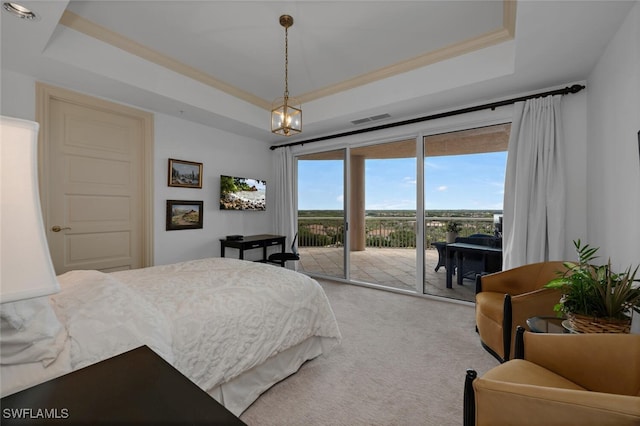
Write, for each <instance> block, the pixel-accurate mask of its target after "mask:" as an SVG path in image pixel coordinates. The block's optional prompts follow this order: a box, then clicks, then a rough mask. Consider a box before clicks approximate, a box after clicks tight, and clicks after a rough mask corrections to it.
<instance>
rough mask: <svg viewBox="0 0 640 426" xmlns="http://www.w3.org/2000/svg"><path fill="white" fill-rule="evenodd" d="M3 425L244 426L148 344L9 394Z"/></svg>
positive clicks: (3, 406)
mask: <svg viewBox="0 0 640 426" xmlns="http://www.w3.org/2000/svg"><path fill="white" fill-rule="evenodd" d="M0 404H1V407H2V408H1V416H2V417H1V420H2V421H1V423H2V425H3V426H4V425H12V424H21V425H25V424H28V425H33V424H38V425H40V424H47V425H49V424H57V423H59V424H65V425H71V424H73V425H95V424H103V425H106V424H119V425H133V424H135V425H138V424H153V425H204V424H206V425H245V423H243V422H242V421H241V420H240V419H238V418H237V417H236V416H234V415H233V414H232V413H231V412H230V411H229V410H227V409H226V408H224V407H223V406H222V405H220V404H219V403H218V402H217V401H216V400H215V399H213V398H212V397H211V396H209V395H208V394H207V393H206V392H205V391H203V390H202V389H200V388H199V387H198V386H196V385H195V384H194V383H193V382H192V381H191V380H189V379H188V378H187V377H186V376H184V375H183V374H182V373H180V372H179V371H178V370H176V369H175V368H174V367H173V366H172V365H171V364H169V363H168V362H166V361H165V360H164V359H162V358H161V357H160V356H159V355H157V354H156V353H155V352H153V351H152V350H151V349H149V348H148V347H147V346H141V347H139V348H137V349H133V350H131V351H129V352H125V353H123V354H120V355H117V356H115V357H113V358H109V359H107V360H104V361H102V362H99V363H96V364H93V365H90V366H88V367H85V368H82V369H80V370H76V371H74V372H72V373H69V374H66V375H64V376H61V377H58V378H56V379H53V380H49V381H48V382H45V383H41V384H39V385H36V386H33V387H31V388H29V389H25V390H23V391H20V392H17V393H14V394H12V395H8V396H6V397H4V398H2V400H0Z"/></svg>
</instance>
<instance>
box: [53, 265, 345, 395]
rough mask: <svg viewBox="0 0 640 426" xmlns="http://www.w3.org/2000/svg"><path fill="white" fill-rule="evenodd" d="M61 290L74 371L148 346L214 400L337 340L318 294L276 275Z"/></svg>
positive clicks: (88, 284)
mask: <svg viewBox="0 0 640 426" xmlns="http://www.w3.org/2000/svg"><path fill="white" fill-rule="evenodd" d="M59 281H60V284H61V287H62V289H63V290H62V292H60V293H59V294H57V295H55V296H53V300H54V303H55V308H56V312H57V314H58V316H59V317H61V319H62V322H63V324H65V326H66V328H67V332H68V335H69V339H70V342H71V351H70V353H71V367H72V368H73V369H77V368H80V367H82V366H85V365H88V364H92V363H94V362H97V361H100V360H101V359H106V358H108V357H111V356H113V355H116V354H118V353H121V352H124V351H126V350H128V349H132V348H135V347H137V346H140V345H142V344H146V345H148V346H149V347H151V348H152V349H154V350H155V351H156V352H157V353H159V354H160V355H161V356H163V357H164V358H165V359H166V360H167V361H169V362H170V363H172V364H173V365H174V366H175V367H176V368H177V369H178V370H180V371H181V372H182V373H183V374H185V375H186V376H188V377H189V378H191V380H193V381H194V382H195V383H197V384H198V385H199V386H200V387H201V388H203V389H205V390H208V389H212V388H213V387H214V386H216V385H218V384H221V383H224V382H226V381H228V380H231V379H233V378H234V377H236V376H238V375H239V374H241V373H242V372H244V371H247V370H249V369H251V368H252V367H254V366H257V365H259V364H261V363H262V362H264V361H265V360H267V359H268V358H270V357H272V356H274V355H276V354H278V353H280V352H282V351H284V350H286V349H288V348H290V347H293V346H295V345H297V344H298V343H300V342H302V341H304V340H305V339H307V338H309V337H311V336H319V337H322V338H325V339H323V340H324V343H325V345H324V348H325V350H329V349H331V347H333V346H334V345H336V344H337V343H338V342H339V340H340V331H339V329H338V326H337V323H336V320H335V317H334V314H333V312H332V310H331V307H330V305H329V303H328V300H327V298H326V295H325V294H324V291H323V290H322V288H321V287H320V285H319V284H318V283H317V282H316V281H315V280H313V279H311V278H309V277H307V276H305V275H302V274H298V273H296V272H293V271H290V270H287V269H286V268H281V267H277V266H271V265H265V264H259V263H254V262H248V261H240V260H235V259H224V258H210V259H203V260H195V261H188V262H182V263H178V264H173V265H164V266H155V267H151V268H144V269H138V270H131V271H121V272H115V273H111V274H103V273H100V272H97V271H73V272H70V273H66V274H64V275H61V276H60V277H59Z"/></svg>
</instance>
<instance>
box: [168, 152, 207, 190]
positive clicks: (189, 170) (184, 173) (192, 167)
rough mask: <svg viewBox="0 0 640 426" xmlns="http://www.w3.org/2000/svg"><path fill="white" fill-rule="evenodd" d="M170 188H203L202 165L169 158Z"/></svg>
mask: <svg viewBox="0 0 640 426" xmlns="http://www.w3.org/2000/svg"><path fill="white" fill-rule="evenodd" d="M169 186H178V187H180V188H202V163H195V162H193V161H183V160H176V159H174V158H169Z"/></svg>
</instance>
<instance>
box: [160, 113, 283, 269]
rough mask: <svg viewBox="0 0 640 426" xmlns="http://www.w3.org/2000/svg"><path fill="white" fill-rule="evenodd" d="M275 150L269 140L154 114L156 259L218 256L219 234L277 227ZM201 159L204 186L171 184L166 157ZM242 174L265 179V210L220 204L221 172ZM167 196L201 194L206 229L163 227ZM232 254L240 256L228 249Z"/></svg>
mask: <svg viewBox="0 0 640 426" xmlns="http://www.w3.org/2000/svg"><path fill="white" fill-rule="evenodd" d="M271 155H272V152H271V151H270V150H269V145H268V144H265V143H262V142H258V141H255V140H252V139H246V138H242V137H240V136H237V135H233V134H230V133H226V132H223V131H220V130H217V129H214V128H211V127H207V126H203V125H200V124H196V123H192V122H189V121H186V120H181V119H178V118H175V117H172V116H168V115H163V114H155V155H154V157H155V191H154V194H155V201H154V203H155V209H154V210H155V215H154V223H155V225H154V226H155V232H154V235H155V241H154V246H155V263H156V264H166V263H172V262H178V261H181V260H190V259H199V258H204V257H211V256H220V241H219V239H220V238H222V237H224V236H226V235H229V234H242V235H252V234H268V233H274V230H273V222H274V221H273V219H272V215H273V212H274V209H275V205H274V203H273V190H270V188H269V183H271V182H273V183H275V181H274V176H275V175H274V174H273V173H272V167H273V163H272V158H271ZM169 158H174V159H178V160H186V161H197V162H201V163H204V165H203V183H202V189H190V188H175V187H169V186H168V185H167V181H168V176H167V173H168V159H169ZM221 174H224V175H231V176H241V177H248V178H256V179H265V180H266V181H267V211H266V212H248V211H225V210H220V209H219V204H218V200H219V196H220V187H219V186H220V175H221ZM166 200H202V201H203V202H204V227H203V229H189V230H179V231H166V230H165V224H166V220H165V212H166ZM227 255H228V256H229V257H231V256H234V257H235V256H237V254H236V251H235V250H230V251H229V253H228V254H227ZM260 256H261V252H260V250H251V251H248V252H246V254H245V258H246V259H257V258H259V257H260Z"/></svg>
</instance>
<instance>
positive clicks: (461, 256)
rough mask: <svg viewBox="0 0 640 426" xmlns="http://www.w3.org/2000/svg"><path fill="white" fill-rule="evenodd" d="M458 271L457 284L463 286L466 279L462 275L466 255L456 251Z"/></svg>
mask: <svg viewBox="0 0 640 426" xmlns="http://www.w3.org/2000/svg"><path fill="white" fill-rule="evenodd" d="M455 256H456V270H457V271H458V275H457V277H456V282H457V283H458V285H462V280H463V279H464V274H463V273H462V263H463V262H464V254H463V253H462V252H461V251H456V254H455Z"/></svg>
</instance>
